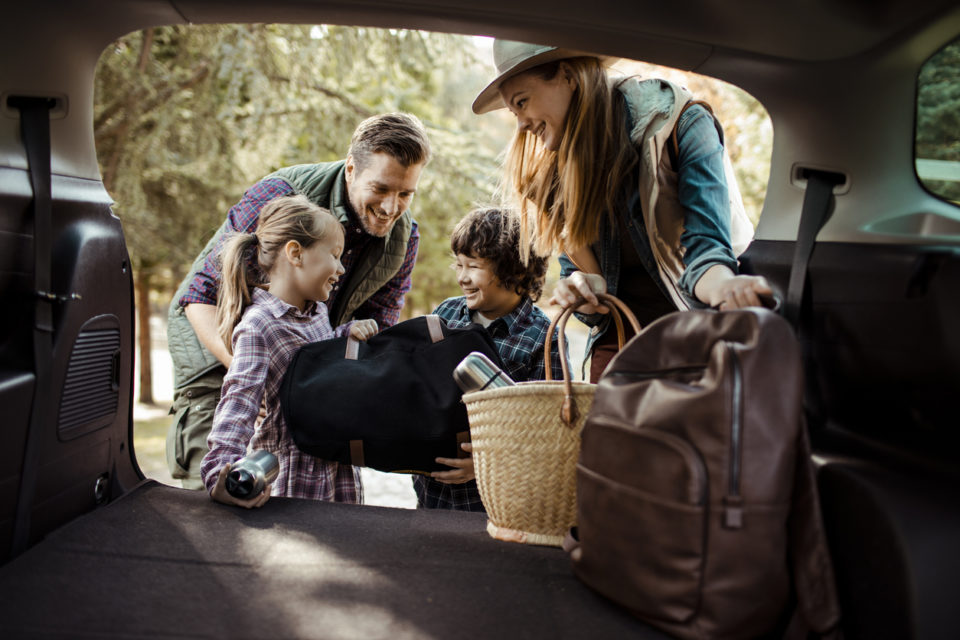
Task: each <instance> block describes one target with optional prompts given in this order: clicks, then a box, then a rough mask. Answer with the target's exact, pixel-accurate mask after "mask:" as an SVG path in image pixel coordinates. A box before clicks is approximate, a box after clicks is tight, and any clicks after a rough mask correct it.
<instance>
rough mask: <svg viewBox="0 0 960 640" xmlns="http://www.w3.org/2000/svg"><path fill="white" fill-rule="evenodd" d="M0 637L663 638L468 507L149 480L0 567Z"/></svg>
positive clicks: (561, 564) (556, 559)
mask: <svg viewBox="0 0 960 640" xmlns="http://www.w3.org/2000/svg"><path fill="white" fill-rule="evenodd" d="M0 637H2V638H7V639H10V638H111V639H113V638H235V639H241V638H333V639H338V638H344V639H347V638H349V639H354V638H363V639H368V638H390V639H391V640H398V639H404V638H437V639H440V638H450V637H462V638H465V639H473V638H494V639H496V640H511V639H514V638H519V639H528V638H557V639H564V638H570V639H573V638H577V639H580V638H611V639H619V638H664V637H666V636H664V635H662V634H661V633H659V632H657V631H655V630H653V629H651V628H650V627H647V626H646V625H644V624H643V623H641V622H639V621H638V620H636V619H634V618H632V617H631V616H630V615H629V614H627V613H625V612H623V611H622V610H621V609H619V608H617V607H616V606H615V605H613V604H611V603H609V602H608V601H606V600H604V599H603V598H601V597H600V596H598V595H596V594H594V593H593V592H592V591H590V589H589V588H587V587H586V586H584V585H583V584H582V583H580V582H579V581H578V580H577V579H576V577H575V576H574V575H573V572H572V570H571V567H570V561H569V559H568V558H567V556H566V554H565V553H564V552H563V551H562V550H560V549H556V548H550V547H535V546H529V545H521V544H516V543H509V542H501V541H497V540H494V539H492V538H490V537H489V536H488V535H487V533H486V516H484V515H483V514H476V513H464V512H449V511H428V510H409V509H391V508H385V507H372V506H358V505H345V504H333V503H322V502H313V501H307V500H296V499H287V498H271V499H270V501H269V502H268V503H267V504H266V505H265V506H264V507H263V508H261V509H256V510H251V511H247V510H244V509H239V508H235V507H228V506H225V505H220V504H217V503H214V502H212V501H211V500H210V499H209V498H208V497H207V495H206V494H205V493H202V492H194V491H187V490H184V489H178V488H174V487H169V486H165V485H161V484H158V483H156V482H154V481H145V482H144V483H142V484H141V485H139V486H138V487H137V488H135V489H134V490H133V491H131V492H130V493H128V494H127V495H125V496H124V497H122V498H121V499H119V500H117V501H114V502H113V503H111V504H110V505H107V506H105V507H102V508H100V509H98V510H96V511H94V512H92V513H89V514H87V515H85V516H82V517H80V518H78V519H77V520H75V521H73V522H71V523H70V524H68V525H66V526H64V527H63V528H61V529H59V530H58V531H56V532H54V533H53V534H51V535H50V536H48V537H47V538H46V539H45V540H44V541H42V542H41V543H39V544H37V545H36V546H34V547H33V548H31V549H30V550H28V551H27V552H26V553H24V554H22V555H21V556H19V557H17V558H15V559H14V560H12V561H11V562H10V563H8V564H7V565H5V566H3V567H0Z"/></svg>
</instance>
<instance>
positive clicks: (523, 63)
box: [473, 40, 616, 114]
mask: <svg viewBox="0 0 960 640" xmlns="http://www.w3.org/2000/svg"><path fill="white" fill-rule="evenodd" d="M583 56H589V57H593V58H599V59H600V60H601V62H604V63H607V64H609V63H611V62H613V61H614V60H616V58H608V57H607V56H598V55H596V54H593V53H587V52H585V51H576V50H574V49H558V48H557V47H547V46H544V45H539V44H528V43H526V42H514V41H512V40H494V41H493V63H494V65H496V67H497V77H496V78H494V80H493V82H491V83H490V84H488V85H487V86H486V88H485V89H484V90H483V91H481V92H480V95H478V96H477V99H476V100H474V101H473V112H474V113H477V114H480V113H487V112H488V111H493V110H494V109H502V108H504V107H506V106H507V105H505V104H504V103H503V99H502V98H501V97H500V85H501V84H502V83H503V82H504V80H507V79H508V78H512V77H513V76H515V75H517V74H518V73H521V72H523V71H526V70H527V69H532V68H533V67H536V66H538V65H541V64H546V63H547V62H553V61H554V60H565V59H566V58H580V57H583Z"/></svg>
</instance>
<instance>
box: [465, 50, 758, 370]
mask: <svg viewBox="0 0 960 640" xmlns="http://www.w3.org/2000/svg"><path fill="white" fill-rule="evenodd" d="M493 52H494V58H495V61H496V65H497V72H498V76H497V78H496V79H494V80H493V82H491V83H490V84H489V85H488V86H487V87H486V88H485V89H484V90H483V91H482V92H481V93H480V94H479V96H478V97H477V99H476V100H475V101H474V103H473V110H474V112H475V113H478V114H479V113H485V112H487V111H491V110H493V109H498V108H501V107H504V106H506V107H507V108H508V109H509V110H510V111H511V112H512V113H513V114H514V115H515V116H516V118H517V131H516V134H515V135H514V138H513V141H512V143H511V145H510V148H509V150H508V153H507V159H506V162H505V167H504V176H503V178H502V182H501V190H502V192H503V193H504V194H505V195H506V196H507V198H508V199H512V200H516V201H517V203H518V208H519V210H520V216H521V219H522V221H523V226H522V230H523V232H524V233H525V234H527V233H530V232H532V233H533V235H534V237H533V240H534V249H535V250H536V251H537V252H538V253H540V254H541V255H547V254H549V253H550V252H551V251H553V250H555V249H559V250H560V251H561V252H562V254H563V255H561V259H560V262H561V267H562V271H561V275H562V276H563V277H562V278H561V280H560V282H559V283H558V284H557V286H556V288H555V289H554V293H553V297H552V298H551V300H550V302H551V303H555V304H559V305H561V306H563V307H567V306H570V305H572V304H580V302H582V301H583V300H586V304H582V305H580V306H579V307H578V311H579V312H580V313H583V314H588V315H587V317H585V318H584V320H585V322H587V323H588V324H592V325H595V327H596V328H595V330H594V331H592V332H591V336H590V341H589V342H588V347H587V348H588V352H590V351H592V361H591V372H590V378H591V380H593V381H596V380H597V378H599V375H600V373H601V372H602V371H603V368H604V367H605V366H606V364H607V362H609V360H610V358H612V356H613V354H614V353H615V352H616V337H615V333H616V332H614V331H608V330H607V329H608V327H609V325H610V321H609V318H604V317H603V316H600V315H594V314H597V313H606V312H607V309H606V308H605V307H603V306H600V305H599V304H598V300H597V298H596V296H595V295H594V291H609V292H610V293H612V294H614V295H616V296H617V297H619V298H620V299H621V300H623V301H624V302H625V303H626V304H627V305H628V306H629V307H630V308H631V309H632V310H633V311H634V313H635V314H636V315H637V318H638V319H639V320H640V322H641V324H643V325H646V324H647V323H649V322H651V321H652V320H655V319H656V318H658V317H660V316H662V315H665V314H666V313H669V312H671V311H675V310H677V309H681V310H683V309H689V308H691V307H695V306H700V307H703V306H712V307H718V308H720V309H736V308H739V307H745V306H751V305H759V304H760V297H761V296H766V295H771V294H772V291H771V290H770V287H769V285H768V284H767V282H766V280H765V279H764V278H762V277H755V276H747V275H737V259H736V256H735V255H734V252H733V249H732V247H731V239H730V236H731V210H730V203H729V200H728V190H727V183H726V179H725V177H724V164H723V145H722V142H721V140H720V134H719V133H718V130H717V128H716V125H715V121H714V119H713V117H712V115H711V114H710V113H709V112H708V111H707V110H706V109H705V108H704V107H702V106H700V105H699V104H693V105H692V106H690V108H689V109H686V110H685V107H687V106H689V105H688V103H690V102H691V95H690V93H689V92H687V90H686V89H684V88H682V87H679V86H677V85H674V84H671V83H669V82H666V81H662V80H645V81H640V80H638V79H637V78H627V79H624V80H621V81H618V82H611V81H610V80H609V79H608V78H607V74H606V72H605V71H604V68H603V65H602V63H601V60H600V59H599V58H597V57H595V56H590V55H587V54H583V53H580V52H576V51H570V50H564V49H557V48H555V47H544V46H537V45H531V44H526V43H521V42H510V41H506V40H497V41H495V42H494V46H493ZM678 123H679V126H678V127H677V134H678V135H677V139H678V144H677V147H678V148H677V149H676V156H677V157H676V159H675V160H673V159H672V158H671V157H670V146H672V141H671V133H672V132H673V131H674V126H675V125H677V124H678ZM668 145H669V146H668ZM751 231H752V229H751ZM521 246H522V247H526V246H527V243H526V242H524V243H521Z"/></svg>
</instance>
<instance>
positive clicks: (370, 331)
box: [350, 319, 379, 340]
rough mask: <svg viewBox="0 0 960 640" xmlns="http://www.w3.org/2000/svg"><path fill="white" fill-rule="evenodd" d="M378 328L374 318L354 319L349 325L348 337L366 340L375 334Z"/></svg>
mask: <svg viewBox="0 0 960 640" xmlns="http://www.w3.org/2000/svg"><path fill="white" fill-rule="evenodd" d="M378 330H379V327H377V321H376V320H369V319H368V320H354V322H353V324H352V325H350V337H352V338H353V339H355V340H367V339H368V338H372V337H373V336H375V335H377V331H378Z"/></svg>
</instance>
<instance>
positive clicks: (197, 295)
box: [180, 178, 420, 329]
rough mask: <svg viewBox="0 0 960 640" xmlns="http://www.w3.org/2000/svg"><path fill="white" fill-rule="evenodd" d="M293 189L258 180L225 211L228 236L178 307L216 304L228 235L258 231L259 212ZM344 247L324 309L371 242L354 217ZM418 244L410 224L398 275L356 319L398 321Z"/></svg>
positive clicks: (278, 182) (383, 323)
mask: <svg viewBox="0 0 960 640" xmlns="http://www.w3.org/2000/svg"><path fill="white" fill-rule="evenodd" d="M294 193H295V191H294V190H293V187H291V186H290V185H289V184H287V182H286V181H284V180H281V179H279V178H270V179H267V180H261V181H260V182H258V183H256V184H255V185H253V186H252V187H250V188H249V189H247V192H246V193H244V194H243V198H241V199H240V202H238V203H237V204H235V205H233V206H232V207H231V208H230V211H229V212H227V220H226V223H225V224H226V225H227V229H226V230H227V234H224V236H223V237H222V238H221V239H220V242H219V244H218V245H217V246H216V247H214V249H213V251H211V252H210V253H209V254H208V255H207V259H206V262H205V263H204V265H203V269H201V270H200V271H199V272H197V275H196V277H194V279H193V282H191V283H190V288H189V290H188V291H187V293H186V294H185V295H184V296H183V297H181V298H180V306H181V307H185V306H187V305H188V304H193V303H200V304H211V305H215V304H217V291H218V290H219V288H220V251H221V249H222V248H223V244H224V243H225V242H226V240H227V239H228V238H229V233H230V232H236V233H252V232H254V231H255V230H256V229H257V224H258V223H259V221H260V210H261V209H263V207H264V205H266V204H267V203H268V202H270V201H271V200H273V199H274V198H279V197H280V196H288V195H293V194H294ZM343 230H344V247H343V255H342V256H340V261H341V262H342V263H343V268H344V270H345V271H346V273H344V275H343V276H342V277H341V278H340V280H338V281H337V284H336V286H334V288H333V290H332V291H331V292H330V298H329V299H328V300H327V301H326V305H327V308H328V309H329V308H333V303H334V300H336V299H337V294H338V293H339V291H340V286H341V285H342V283H344V282H346V280H347V279H348V278H349V276H350V272H351V270H352V269H353V266H354V264H355V263H356V261H357V259H358V258H359V257H360V256H361V255H362V254H363V247H364V246H365V245H366V244H367V242H369V241H370V240H372V239H373V236H371V235H370V234H368V233H367V232H365V231H364V230H363V227H361V226H360V223H359V221H357V219H356V217H354V216H351V218H350V222H349V223H347V224H346V225H344V229H343ZM419 244H420V233H419V231H418V230H417V223H416V221H413V228H412V229H411V232H410V240H409V241H408V242H407V253H406V255H405V256H404V259H403V264H402V265H401V267H400V270H399V271H398V272H397V274H396V275H395V276H394V277H393V278H392V279H391V280H390V281H389V282H388V283H386V284H385V285H383V286H382V287H380V289H379V290H377V291H376V293H374V294H373V295H372V296H370V298H369V299H368V300H367V301H366V302H364V303H363V304H362V305H360V308H359V309H357V310H356V312H354V314H353V316H354V317H355V318H372V319H374V320H376V321H377V326H378V327H379V328H380V329H386V328H387V327H392V326H393V325H395V324H397V320H399V319H400V310H401V309H403V303H404V297H405V296H406V294H407V292H408V291H410V286H411V275H410V274H411V273H412V272H413V266H414V264H415V263H416V261H417V248H418V247H419Z"/></svg>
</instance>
